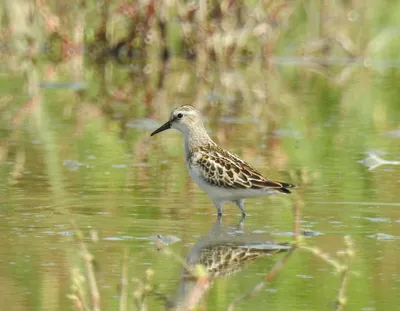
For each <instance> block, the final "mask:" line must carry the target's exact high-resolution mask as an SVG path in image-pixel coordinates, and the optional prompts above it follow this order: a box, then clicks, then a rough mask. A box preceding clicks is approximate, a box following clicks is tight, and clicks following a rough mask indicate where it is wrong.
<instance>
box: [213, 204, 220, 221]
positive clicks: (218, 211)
mask: <svg viewBox="0 0 400 311" xmlns="http://www.w3.org/2000/svg"><path fill="white" fill-rule="evenodd" d="M213 203H214V205H215V208H216V209H217V213H218V218H220V217H222V202H221V201H213Z"/></svg>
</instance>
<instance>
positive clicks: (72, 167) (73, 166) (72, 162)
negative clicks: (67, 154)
mask: <svg viewBox="0 0 400 311" xmlns="http://www.w3.org/2000/svg"><path fill="white" fill-rule="evenodd" d="M63 165H64V166H66V167H68V169H69V170H70V171H76V170H78V169H79V166H82V165H83V164H82V163H80V162H78V161H75V160H70V159H67V160H64V161H63Z"/></svg>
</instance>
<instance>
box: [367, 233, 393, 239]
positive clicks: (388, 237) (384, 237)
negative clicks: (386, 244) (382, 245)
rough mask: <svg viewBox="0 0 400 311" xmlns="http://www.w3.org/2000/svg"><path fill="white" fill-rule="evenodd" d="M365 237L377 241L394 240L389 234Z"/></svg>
mask: <svg viewBox="0 0 400 311" xmlns="http://www.w3.org/2000/svg"><path fill="white" fill-rule="evenodd" d="M367 237H368V238H373V239H377V240H394V239H396V237H395V236H393V235H391V234H386V233H376V234H371V235H367Z"/></svg>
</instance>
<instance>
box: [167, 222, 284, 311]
mask: <svg viewBox="0 0 400 311" xmlns="http://www.w3.org/2000/svg"><path fill="white" fill-rule="evenodd" d="M290 248H291V246H290V245H289V244H287V243H282V244H277V243H274V242H271V241H270V240H268V239H267V238H266V237H262V236H261V235H260V234H251V233H250V234H247V233H244V232H243V230H242V223H240V224H239V225H238V226H236V227H232V226H231V227H228V226H223V225H222V223H221V220H217V222H216V223H215V224H214V225H213V227H212V229H211V230H210V232H209V233H208V234H207V235H206V236H204V237H202V238H200V239H199V240H198V241H197V242H196V244H195V245H194V246H193V247H192V248H191V249H190V251H189V253H188V254H187V256H186V258H185V262H184V268H183V270H182V274H181V280H180V285H179V289H178V292H177V294H176V296H175V297H174V298H172V299H169V300H168V302H167V310H179V311H182V310H192V309H193V308H195V307H196V306H197V305H199V304H200V302H201V301H202V297H203V296H204V295H205V294H206V293H207V291H208V290H210V288H211V287H212V285H213V283H214V281H215V280H216V279H217V278H220V277H227V276H229V275H232V274H233V273H235V272H238V271H240V270H243V269H244V268H246V267H247V266H248V264H249V263H251V262H253V261H255V260H257V259H258V258H261V257H264V256H266V255H272V254H277V253H280V252H284V251H288V250H289V249H290Z"/></svg>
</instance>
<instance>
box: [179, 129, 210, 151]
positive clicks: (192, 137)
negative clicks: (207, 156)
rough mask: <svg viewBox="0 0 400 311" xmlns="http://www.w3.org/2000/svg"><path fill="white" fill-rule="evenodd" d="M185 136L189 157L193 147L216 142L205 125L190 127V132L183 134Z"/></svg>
mask: <svg viewBox="0 0 400 311" xmlns="http://www.w3.org/2000/svg"><path fill="white" fill-rule="evenodd" d="M183 136H184V143H185V155H186V158H188V156H189V155H190V152H191V151H192V150H193V149H195V148H197V147H201V146H204V145H208V144H214V142H213V140H212V139H211V138H210V136H209V135H208V133H207V131H206V129H205V128H204V127H201V128H196V129H189V130H188V132H186V133H184V134H183Z"/></svg>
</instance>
